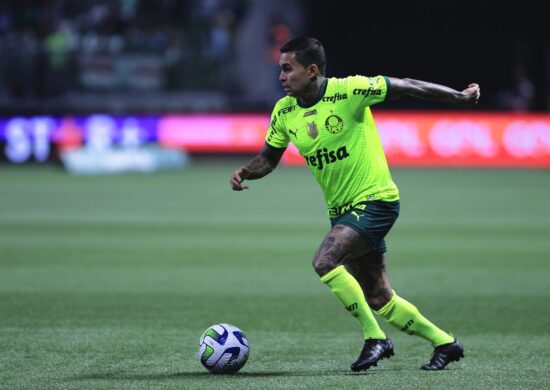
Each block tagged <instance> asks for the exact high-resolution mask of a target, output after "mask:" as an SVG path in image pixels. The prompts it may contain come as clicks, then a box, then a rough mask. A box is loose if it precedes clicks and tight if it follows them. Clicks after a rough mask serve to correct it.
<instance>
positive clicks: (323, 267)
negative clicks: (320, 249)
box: [312, 255, 337, 276]
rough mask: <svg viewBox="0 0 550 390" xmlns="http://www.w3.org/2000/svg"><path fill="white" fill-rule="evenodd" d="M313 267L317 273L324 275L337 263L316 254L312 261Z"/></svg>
mask: <svg viewBox="0 0 550 390" xmlns="http://www.w3.org/2000/svg"><path fill="white" fill-rule="evenodd" d="M312 265H313V269H314V270H315V272H317V275H319V276H324V275H326V274H328V273H329V272H330V271H332V270H333V269H334V268H336V266H337V264H335V262H334V261H332V260H331V259H329V258H326V257H324V256H317V255H316V256H314V257H313V261H312Z"/></svg>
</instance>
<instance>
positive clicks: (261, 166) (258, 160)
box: [246, 154, 274, 180]
mask: <svg viewBox="0 0 550 390" xmlns="http://www.w3.org/2000/svg"><path fill="white" fill-rule="evenodd" d="M246 168H247V169H248V170H249V171H250V174H249V175H248V177H247V178H246V179H247V180H255V179H260V178H262V177H264V176H265V175H267V174H268V173H271V171H273V168H274V167H273V166H271V164H270V162H269V160H268V159H267V158H265V157H264V156H262V155H261V154H258V155H257V156H256V157H254V158H253V159H252V160H250V162H249V163H248V165H247V166H246Z"/></svg>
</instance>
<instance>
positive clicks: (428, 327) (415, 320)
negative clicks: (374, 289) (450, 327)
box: [376, 291, 454, 347]
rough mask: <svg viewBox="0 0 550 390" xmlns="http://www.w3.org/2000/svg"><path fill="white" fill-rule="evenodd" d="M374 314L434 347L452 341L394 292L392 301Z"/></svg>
mask: <svg viewBox="0 0 550 390" xmlns="http://www.w3.org/2000/svg"><path fill="white" fill-rule="evenodd" d="M376 313H377V314H379V315H380V316H382V317H384V319H385V320H386V321H387V322H388V323H390V324H391V325H393V326H395V327H396V328H398V329H399V330H401V331H402V332H405V333H408V334H411V335H412V334H415V335H418V336H420V337H422V338H424V339H426V340H428V341H429V342H431V343H432V344H433V346H434V347H437V346H439V345H443V344H448V343H452V342H453V341H454V338H453V337H452V336H451V335H449V334H448V333H445V332H444V331H442V330H441V329H439V328H438V327H437V326H435V325H434V324H433V323H431V322H430V321H429V320H428V319H427V318H426V317H424V316H423V315H422V314H420V312H419V311H418V309H417V308H416V306H414V305H413V304H412V303H410V302H407V301H406V300H404V299H403V298H401V297H399V296H397V294H396V293H395V291H394V292H393V297H392V299H391V300H390V301H389V302H388V303H387V304H386V305H384V307H382V308H381V309H380V310H377V311H376Z"/></svg>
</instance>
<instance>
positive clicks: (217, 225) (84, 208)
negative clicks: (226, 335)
mask: <svg viewBox="0 0 550 390" xmlns="http://www.w3.org/2000/svg"><path fill="white" fill-rule="evenodd" d="M548 15H550V3H548V1H531V0H527V1H523V2H521V3H520V2H517V1H496V0H484V1H472V0H466V1H461V2H440V1H435V0H426V1H422V2H417V3H411V2H407V1H401V0H399V1H392V2H384V1H369V2H362V3H350V4H347V5H345V6H342V4H337V3H335V2H328V1H313V0H302V1H292V0H280V1H267V0H255V1H247V0H203V1H201V0H187V1H184V0H157V1H152V0H118V1H117V0H109V1H107V0H105V1H92V0H78V1H76V0H72V1H71V0H44V1H33V0H21V1H17V2H15V1H3V2H0V50H1V52H2V59H1V60H0V345H1V347H2V351H1V353H0V367H1V369H0V388H6V389H8V388H9V389H15V388H93V389H95V388H113V387H115V388H117V387H124V388H152V387H153V388H154V387H166V388H182V387H184V388H214V387H216V388H258V389H260V388H269V389H271V388H304V389H308V388H342V387H346V388H364V386H365V384H368V385H372V386H376V387H378V388H443V387H446V388H462V389H464V388H480V387H486V388H541V389H543V388H549V387H550V377H549V375H548V363H547V362H548V359H549V357H550V352H549V349H548V345H550V332H549V330H548V329H550V311H549V307H548V305H545V304H544V303H543V302H546V301H547V300H548V298H549V291H550V282H549V280H550V279H549V278H548V275H549V271H550V262H549V260H550V246H549V244H548V236H549V235H550V210H549V208H548V206H547V205H546V200H545V199H548V198H549V197H550V175H549V172H548V168H550V34H549V30H548V27H547V19H548ZM299 35H311V36H315V37H317V38H319V39H320V40H321V41H322V42H323V44H324V46H325V49H326V51H327V56H328V67H327V73H328V76H329V77H331V76H336V77H344V76H346V75H350V74H365V75H377V74H384V75H389V76H395V77H411V78H417V79H422V80H428V81H433V82H437V83H442V84H446V85H449V86H451V87H453V88H456V89H462V88H465V87H466V86H467V84H468V83H470V82H477V83H479V84H480V85H481V89H482V98H481V101H480V103H479V106H478V107H475V108H474V109H469V110H464V109H458V108H456V107H450V106H445V105H441V104H435V103H430V102H422V101H415V100H412V99H403V100H400V101H395V102H388V103H383V104H381V105H379V106H376V107H374V108H373V112H374V116H375V119H376V121H377V123H378V129H379V132H380V136H381V138H382V141H383V144H384V147H385V150H386V152H387V156H388V160H389V163H390V165H391V166H392V167H393V168H394V169H393V174H394V178H395V181H396V183H397V185H398V186H399V187H400V190H401V193H402V198H403V212H402V216H401V217H400V221H399V222H398V223H397V226H396V228H395V229H394V231H392V233H391V235H390V237H389V247H390V251H391V252H390V258H391V260H390V273H391V275H392V278H393V281H394V282H393V283H394V287H395V288H396V290H398V291H401V292H402V294H403V295H404V296H405V297H408V298H410V299H411V300H412V301H414V302H415V303H417V304H418V306H419V308H420V309H421V310H423V311H424V312H425V313H426V314H428V316H429V317H430V318H433V319H434V320H435V321H436V322H438V323H441V324H442V326H443V327H444V328H445V329H450V330H452V331H453V332H455V333H456V334H457V335H458V336H459V337H461V339H462V341H463V342H464V343H465V345H466V348H467V359H465V360H464V361H463V362H460V363H459V364H457V365H455V366H453V368H452V369H450V370H448V371H446V372H445V373H444V374H443V375H438V376H437V377H434V376H429V375H426V374H425V373H421V372H419V370H417V369H416V368H417V367H418V366H420V364H422V363H424V362H425V361H426V360H427V359H428V358H429V353H430V348H428V347H427V346H426V345H424V344H422V342H421V341H419V340H414V339H413V338H410V337H407V336H406V335H401V334H398V333H397V332H394V331H393V330H388V332H389V334H390V337H392V339H394V343H395V344H396V345H398V354H397V356H395V357H394V358H392V360H390V361H388V362H384V364H382V365H381V367H379V368H378V369H377V370H376V371H374V370H373V372H372V373H370V372H369V373H368V374H367V375H364V376H363V375H359V376H357V375H347V367H348V365H349V363H350V362H351V361H352V360H353V358H354V357H355V355H356V353H358V349H359V346H360V341H358V337H359V335H358V334H357V329H356V325H355V324H354V323H353V322H352V320H350V319H349V318H348V317H347V316H346V314H345V312H343V311H342V310H341V308H340V307H339V306H338V303H337V302H336V301H335V300H334V298H333V297H332V296H331V295H330V293H329V292H328V291H327V290H326V289H325V288H324V287H323V286H322V285H320V284H319V281H318V280H317V279H316V277H315V274H314V273H313V272H312V270H311V269H310V258H311V256H312V254H313V252H314V251H315V249H316V246H317V245H318V243H319V241H320V240H321V238H322V236H323V235H324V234H325V232H326V231H327V229H328V224H327V222H326V218H325V210H324V205H323V201H322V195H321V193H320V191H319V190H318V189H317V188H316V184H315V183H314V180H313V178H312V177H310V175H309V173H308V172H306V169H305V168H304V167H303V166H302V165H304V164H303V163H302V159H301V157H300V156H299V155H298V154H297V152H296V150H295V149H293V148H289V149H288V151H287V152H286V153H285V156H284V160H283V162H282V166H281V167H280V168H279V169H278V170H277V171H276V172H275V173H273V174H272V175H271V176H269V177H268V178H265V179H264V180H263V181H260V182H255V183H251V184H252V185H251V189H250V190H249V191H247V192H245V193H242V194H236V193H232V192H231V191H230V190H229V185H228V181H229V177H230V174H231V172H232V171H233V170H234V169H235V168H236V167H238V166H240V165H242V164H243V163H245V162H246V161H247V160H248V159H249V158H250V157H251V156H252V154H253V153H255V152H256V151H258V150H259V148H260V147H261V145H262V144H263V137H264V134H265V131H266V128H267V126H268V123H269V114H270V110H271V108H272V107H273V104H274V103H275V101H276V100H277V99H278V98H280V97H281V96H282V90H281V88H280V85H279V82H278V80H277V77H278V72H279V70H278V67H277V60H278V48H279V47H280V45H281V44H282V43H284V42H285V41H286V40H288V39H290V38H292V37H295V36H299ZM136 172H145V173H147V174H139V173H136ZM290 195H291V196H292V202H289V201H288V200H287V199H288V197H289V196H290ZM434 297H435V298H434ZM432 298H434V299H432ZM217 322H234V323H235V325H237V326H239V327H240V328H242V329H243V330H244V331H245V333H246V334H247V336H248V338H249V339H250V341H251V344H252V352H251V358H250V361H249V363H248V365H247V366H246V367H245V369H244V370H243V374H242V375H240V376H237V377H235V378H219V377H213V376H210V375H207V374H206V372H205V371H204V372H203V369H202V367H201V366H200V363H199V362H198V360H197V359H196V358H195V356H194V355H193V354H194V352H195V351H196V347H197V346H196V343H197V341H198V338H199V336H200V334H201V332H202V331H203V330H204V329H205V328H206V327H207V326H209V325H212V324H213V323H217ZM386 329H387V328H386ZM413 369H414V370H413Z"/></svg>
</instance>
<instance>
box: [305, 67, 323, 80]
mask: <svg viewBox="0 0 550 390" xmlns="http://www.w3.org/2000/svg"><path fill="white" fill-rule="evenodd" d="M307 71H308V75H309V79H310V80H311V81H315V79H317V76H319V75H320V74H321V72H320V71H319V67H318V66H317V65H316V64H311V65H309V66H308V67H307Z"/></svg>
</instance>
